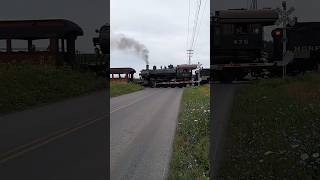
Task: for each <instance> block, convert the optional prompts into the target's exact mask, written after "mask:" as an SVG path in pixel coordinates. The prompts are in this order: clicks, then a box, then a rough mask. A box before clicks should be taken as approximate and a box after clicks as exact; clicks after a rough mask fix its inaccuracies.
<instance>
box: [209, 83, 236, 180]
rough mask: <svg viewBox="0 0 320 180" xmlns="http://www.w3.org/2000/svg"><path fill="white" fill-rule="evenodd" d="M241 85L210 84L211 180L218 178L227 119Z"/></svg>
mask: <svg viewBox="0 0 320 180" xmlns="http://www.w3.org/2000/svg"><path fill="white" fill-rule="evenodd" d="M240 86H242V84H212V85H211V87H212V88H211V89H212V92H211V94H212V95H213V96H212V97H211V98H213V99H212V101H211V102H213V106H212V108H213V111H212V112H213V113H212V114H213V118H212V123H211V128H210V129H212V131H211V132H212V134H211V138H210V139H211V149H210V153H211V154H210V156H211V164H212V166H211V167H212V171H211V172H212V175H211V179H220V178H219V164H220V161H221V158H223V155H224V154H223V153H224V151H223V146H224V142H225V136H226V130H227V125H228V119H229V117H230V112H231V109H232V105H233V99H234V96H235V93H236V90H237V89H238V88H239V87H240Z"/></svg>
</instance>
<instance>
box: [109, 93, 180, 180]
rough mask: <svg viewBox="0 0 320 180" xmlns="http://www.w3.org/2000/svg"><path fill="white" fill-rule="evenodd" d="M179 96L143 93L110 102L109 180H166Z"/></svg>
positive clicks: (178, 94)
mask: <svg viewBox="0 0 320 180" xmlns="http://www.w3.org/2000/svg"><path fill="white" fill-rule="evenodd" d="M182 92H183V90H182V89H179V88H174V89H172V88H166V89H165V88H158V89H145V90H143V91H139V92H136V93H132V94H128V95H124V96H120V97H116V98H112V99H111V101H110V112H111V115H110V167H111V168H110V172H111V179H112V180H117V179H130V180H131V179H133V180H134V179H137V180H144V179H146V180H153V179H155V180H161V179H165V178H166V175H167V173H168V167H169V162H170V155H171V151H172V142H173V138H174V133H175V127H176V120H177V116H178V111H179V105H180V101H181V97H182V96H181V95H182Z"/></svg>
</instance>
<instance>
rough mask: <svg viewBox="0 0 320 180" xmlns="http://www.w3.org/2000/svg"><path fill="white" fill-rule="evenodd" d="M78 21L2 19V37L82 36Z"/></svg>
mask: <svg viewBox="0 0 320 180" xmlns="http://www.w3.org/2000/svg"><path fill="white" fill-rule="evenodd" d="M82 35H83V30H82V29H81V27H80V26H79V25H77V24H76V23H74V22H72V21H69V20H65V19H43V20H5V21H0V39H47V38H51V37H59V38H62V37H68V36H82Z"/></svg>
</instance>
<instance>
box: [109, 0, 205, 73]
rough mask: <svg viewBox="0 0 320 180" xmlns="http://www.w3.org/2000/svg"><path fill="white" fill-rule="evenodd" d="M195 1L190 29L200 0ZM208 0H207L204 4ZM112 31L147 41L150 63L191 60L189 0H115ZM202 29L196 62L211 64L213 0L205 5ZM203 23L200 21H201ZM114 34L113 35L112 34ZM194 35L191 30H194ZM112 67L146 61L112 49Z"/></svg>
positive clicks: (135, 65) (141, 65)
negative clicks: (188, 49)
mask: <svg viewBox="0 0 320 180" xmlns="http://www.w3.org/2000/svg"><path fill="white" fill-rule="evenodd" d="M190 1H191V6H190V7H191V13H190V14H191V15H190V28H191V27H192V25H193V23H192V22H193V18H194V11H195V8H196V6H195V3H196V0H190ZM205 1H206V0H203V1H202V3H203V4H204V3H205ZM110 3H111V4H110V19H111V22H110V23H111V32H112V33H114V34H124V35H125V36H127V37H129V38H134V39H135V40H137V41H139V42H140V43H142V44H144V45H145V46H146V47H147V48H148V50H149V51H150V53H149V62H150V66H153V65H156V66H157V67H160V66H161V65H162V66H164V65H165V66H168V65H169V64H173V65H177V64H185V63H187V55H186V49H187V45H186V43H187V34H188V10H189V4H188V1H187V0H161V1H160V0H135V1H131V0H111V2H110ZM202 12H203V14H204V15H203V17H202V18H201V26H200V32H199V36H198V40H197V43H196V46H195V54H194V56H193V61H192V63H197V62H198V61H199V62H200V63H202V64H203V65H204V66H206V67H209V64H210V54H209V53H210V50H209V48H210V27H209V25H210V18H209V16H210V0H207V4H206V7H205V8H204V7H203V8H202V10H201V13H200V17H201V14H202ZM199 22H200V20H199ZM112 33H111V34H112ZM190 34H191V31H190ZM111 67H133V68H135V69H136V70H137V71H140V70H141V69H143V68H145V63H144V61H143V60H141V59H140V58H138V57H137V56H135V55H133V54H131V53H126V52H123V51H117V50H111ZM137 74H138V73H137Z"/></svg>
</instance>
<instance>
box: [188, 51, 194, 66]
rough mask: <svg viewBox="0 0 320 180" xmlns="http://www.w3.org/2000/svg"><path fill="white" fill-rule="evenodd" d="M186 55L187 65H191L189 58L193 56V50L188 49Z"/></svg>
mask: <svg viewBox="0 0 320 180" xmlns="http://www.w3.org/2000/svg"><path fill="white" fill-rule="evenodd" d="M187 54H188V57H189V61H188V62H189V64H191V57H192V54H193V50H192V49H188V50H187Z"/></svg>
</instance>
